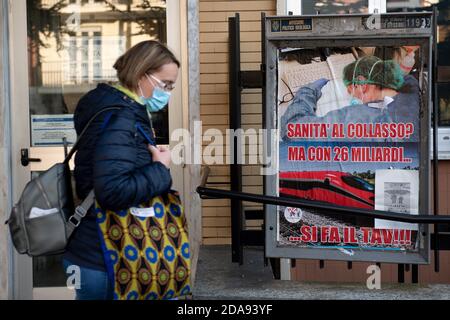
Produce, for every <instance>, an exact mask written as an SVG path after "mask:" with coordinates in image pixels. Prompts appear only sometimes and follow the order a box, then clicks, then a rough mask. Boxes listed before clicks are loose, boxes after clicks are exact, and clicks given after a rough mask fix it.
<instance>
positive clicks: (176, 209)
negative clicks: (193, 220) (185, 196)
mask: <svg viewBox="0 0 450 320" xmlns="http://www.w3.org/2000/svg"><path fill="white" fill-rule="evenodd" d="M169 210H170V213H171V214H173V215H174V216H175V217H179V216H180V215H181V210H180V206H179V205H177V204H174V203H171V204H170V206H169Z"/></svg>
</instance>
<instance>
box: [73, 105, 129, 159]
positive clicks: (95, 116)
mask: <svg viewBox="0 0 450 320" xmlns="http://www.w3.org/2000/svg"><path fill="white" fill-rule="evenodd" d="M120 109H122V107H108V108H105V109H102V110H100V111H98V112H97V113H96V114H94V115H93V116H92V117H91V118H90V119H89V121H88V123H87V124H86V125H85V126H84V128H83V130H82V131H81V133H80V135H79V136H78V139H77V141H75V143H74V145H73V147H72V149H71V150H70V152H69V154H68V155H67V157H66V158H65V159H64V163H69V161H70V159H71V158H72V156H73V155H74V153H75V152H76V151H77V150H78V145H79V144H80V141H81V139H82V138H83V136H84V135H85V134H86V131H87V129H89V126H90V125H91V124H92V122H94V120H95V119H96V118H97V117H98V116H99V115H101V114H102V113H104V112H105V111H111V110H120ZM107 120H109V117H108V118H107Z"/></svg>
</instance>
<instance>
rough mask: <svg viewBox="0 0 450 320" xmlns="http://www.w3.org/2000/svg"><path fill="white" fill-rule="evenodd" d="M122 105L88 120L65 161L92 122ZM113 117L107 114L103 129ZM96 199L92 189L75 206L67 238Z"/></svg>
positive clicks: (67, 230) (67, 226)
mask: <svg viewBox="0 0 450 320" xmlns="http://www.w3.org/2000/svg"><path fill="white" fill-rule="evenodd" d="M120 109H122V107H108V108H105V109H102V110H100V111H98V112H97V113H96V114H94V115H93V116H92V117H91V118H90V119H89V121H88V123H87V124H86V125H85V126H84V128H83V130H82V131H81V133H80V135H79V137H78V139H77V141H75V143H74V145H73V147H72V149H71V150H70V152H69V154H68V155H67V157H66V158H65V159H64V163H66V164H67V163H69V161H70V159H71V158H72V156H73V154H74V153H75V151H77V150H78V145H79V142H80V141H81V139H82V138H83V136H84V135H85V133H86V131H87V129H88V128H89V126H90V125H91V124H92V122H93V121H94V120H95V119H96V118H97V117H98V116H99V115H101V114H103V113H104V112H105V111H112V110H120ZM110 119H111V114H109V115H107V116H106V118H105V121H104V122H103V125H102V127H101V129H102V130H103V129H104V128H105V127H106V124H107V123H108V122H109V120H110ZM94 201H95V194H94V190H91V191H90V192H89V194H88V195H87V197H86V198H84V200H83V202H82V203H81V204H80V205H79V206H77V207H76V208H75V212H74V214H73V215H71V216H70V217H69V219H67V221H66V232H67V238H69V237H70V236H71V235H72V233H73V232H74V231H75V229H76V228H77V227H78V226H79V225H80V223H81V220H82V219H83V218H84V217H85V216H86V214H87V213H88V211H89V209H90V208H91V207H92V205H93V204H94Z"/></svg>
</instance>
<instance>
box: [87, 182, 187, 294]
mask: <svg viewBox="0 0 450 320" xmlns="http://www.w3.org/2000/svg"><path fill="white" fill-rule="evenodd" d="M95 210H96V214H97V222H98V225H99V230H100V231H101V239H102V241H101V242H102V247H103V253H104V257H105V262H106V265H107V270H108V274H109V276H110V280H111V281H112V282H114V299H115V300H156V299H172V298H175V297H180V296H186V295H189V294H191V284H190V271H191V261H190V249H189V238H188V228H187V222H186V217H185V214H184V210H183V207H182V205H181V201H180V198H179V195H178V193H176V192H175V191H171V192H169V193H168V194H165V195H163V196H158V197H154V198H153V199H152V200H150V201H149V202H148V203H143V204H141V205H140V206H139V207H135V208H130V209H128V210H123V211H109V210H103V209H102V208H100V206H99V205H98V203H96V204H95Z"/></svg>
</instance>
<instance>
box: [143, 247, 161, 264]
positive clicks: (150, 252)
mask: <svg viewBox="0 0 450 320" xmlns="http://www.w3.org/2000/svg"><path fill="white" fill-rule="evenodd" d="M145 256H146V257H147V260H148V261H149V262H150V263H152V264H154V263H156V261H158V252H156V250H155V249H153V248H147V249H146V250H145Z"/></svg>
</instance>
